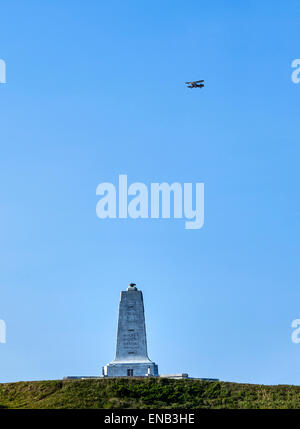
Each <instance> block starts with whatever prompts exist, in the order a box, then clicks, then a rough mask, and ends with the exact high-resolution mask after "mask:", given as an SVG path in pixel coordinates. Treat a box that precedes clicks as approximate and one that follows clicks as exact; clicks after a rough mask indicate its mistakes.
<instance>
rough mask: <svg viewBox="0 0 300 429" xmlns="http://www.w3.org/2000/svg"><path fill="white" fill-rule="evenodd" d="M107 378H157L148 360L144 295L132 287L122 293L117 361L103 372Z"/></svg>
mask: <svg viewBox="0 0 300 429" xmlns="http://www.w3.org/2000/svg"><path fill="white" fill-rule="evenodd" d="M102 375H103V376H104V377H128V376H131V377H132V376H136V377H145V376H158V366H157V365H156V364H155V363H154V362H152V361H151V360H150V359H149V357H148V352H147V337H146V324H145V312H144V301H143V293H142V291H140V290H138V289H137V287H136V286H135V284H134V283H131V284H130V285H129V287H128V288H127V290H126V291H122V292H121V299H120V304H119V318H118V330H117V347H116V356H115V359H114V360H113V361H112V362H110V363H109V364H107V365H105V366H104V367H103V368H102Z"/></svg>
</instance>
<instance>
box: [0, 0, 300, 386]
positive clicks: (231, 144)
mask: <svg viewBox="0 0 300 429" xmlns="http://www.w3.org/2000/svg"><path fill="white" fill-rule="evenodd" d="M246 3H247V4H246ZM299 20H300V4H299V1H298V0H297V1H293V0H290V1H289V2H283V1H263V2H261V1H251V2H239V1H228V0H226V1H225V0H224V1H212V2H204V1H196V0H194V1H193V0H190V1H188V2H186V1H178V0H172V1H171V0H165V1H158V0H151V1H143V2H141V1H138V0H136V1H133V0H129V1H126V2H124V1H114V0H113V1H109V2H107V1H98V0H97V1H96V0H89V1H87V2H82V1H76V0H72V1H71V0H64V1H61V0H59V1H58V0H52V1H47V2H46V1H43V2H41V1H39V0H27V1H26V2H24V1H21V0H16V1H13V2H4V3H3V4H2V5H1V13H0V58H2V59H4V60H5V61H6V64H7V84H1V85H0V130H1V133H0V144H1V156H0V183H1V185H0V186H1V199H0V221H1V222H0V228H1V229H0V233H1V246H0V290H1V295H0V319H3V320H5V322H6V325H7V342H6V344H0V367H1V371H0V381H1V382H4V381H17V380H39V379H57V378H61V377H63V376H66V375H97V374H100V372H101V367H102V365H105V364H106V363H108V362H109V361H111V360H112V359H113V357H114V352H115V337H116V327H117V311H118V301H119V296H120V291H121V290H125V289H126V287H127V284H128V283H129V282H131V281H133V282H136V283H137V286H138V287H139V288H140V289H141V290H142V291H143V294H144V301H145V312H146V323H147V335H148V349H149V357H150V358H151V359H152V360H154V361H155V362H157V363H158V365H159V371H160V373H161V374H168V373H177V372H188V373H189V374H190V375H192V376H195V377H215V378H219V379H222V380H226V381H236V382H249V383H267V384H277V383H293V384H300V372H299V364H298V363H299V357H300V344H294V343H292V341H291V333H292V329H291V323H292V320H294V319H296V318H300V291H299V276H300V265H299V254H300V240H299V239H300V234H299V216H300V201H299V179H300V171H299V156H300V149H299V138H300V127H299V109H300V84H298V85H296V84H294V83H293V82H292V81H291V73H292V69H291V62H292V61H293V60H294V59H295V58H300V45H299ZM195 79H205V84H206V86H205V88H204V89H201V90H198V89H195V90H194V89H193V90H191V89H187V88H186V87H185V85H184V82H185V81H186V80H195ZM119 174H127V175H128V181H129V183H133V182H143V183H145V184H150V183H151V182H163V181H165V182H168V183H172V182H180V183H184V182H193V183H195V182H204V183H205V224H204V227H203V228H202V229H199V230H186V229H185V228H184V221H183V220H174V219H169V220H168V219H160V220H153V219H149V220H147V219H139V220H133V219H123V220H122V219H117V220H112V219H111V220H110V219H108V220H100V219H99V218H97V217H96V211H95V208H96V203H97V201H98V200H99V197H97V196H96V187H97V185H98V184H99V183H101V182H112V183H116V182H117V178H118V175H119Z"/></svg>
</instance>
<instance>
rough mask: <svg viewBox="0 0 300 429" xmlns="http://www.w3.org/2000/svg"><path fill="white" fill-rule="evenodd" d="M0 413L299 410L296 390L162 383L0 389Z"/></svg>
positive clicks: (299, 389)
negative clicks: (30, 410)
mask: <svg viewBox="0 0 300 429" xmlns="http://www.w3.org/2000/svg"><path fill="white" fill-rule="evenodd" d="M0 408H300V386H282V385H279V386H263V385H256V384H238V383H224V382H211V381H201V380H170V379H164V378H148V379H142V378H132V379H127V378H124V379H87V380H60V381H57V380H50V381H32V382H29V381H27V382H19V383H5V384H0Z"/></svg>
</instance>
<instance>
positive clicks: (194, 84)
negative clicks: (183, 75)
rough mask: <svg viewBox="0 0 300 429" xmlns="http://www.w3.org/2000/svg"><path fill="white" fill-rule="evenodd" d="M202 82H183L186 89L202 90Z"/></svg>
mask: <svg viewBox="0 0 300 429" xmlns="http://www.w3.org/2000/svg"><path fill="white" fill-rule="evenodd" d="M202 82H204V80H195V81H194V82H185V83H186V85H187V87H188V88H203V87H204V84H203V83H202Z"/></svg>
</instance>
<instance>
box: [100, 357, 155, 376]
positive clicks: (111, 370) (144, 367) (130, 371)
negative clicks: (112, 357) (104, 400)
mask: <svg viewBox="0 0 300 429" xmlns="http://www.w3.org/2000/svg"><path fill="white" fill-rule="evenodd" d="M102 375H103V376H104V377H147V376H148V377H149V376H150V377H151V376H152V377H158V366H157V365H156V364H155V363H154V362H149V363H148V362H132V361H131V362H123V363H117V362H116V363H114V362H111V363H109V364H108V365H105V366H104V367H103V368H102Z"/></svg>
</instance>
